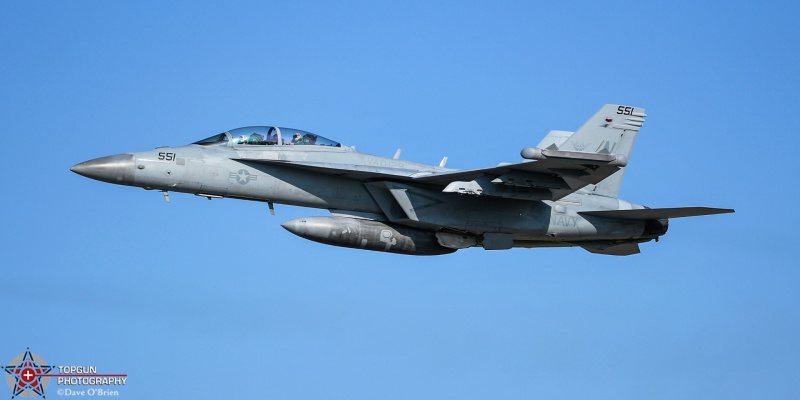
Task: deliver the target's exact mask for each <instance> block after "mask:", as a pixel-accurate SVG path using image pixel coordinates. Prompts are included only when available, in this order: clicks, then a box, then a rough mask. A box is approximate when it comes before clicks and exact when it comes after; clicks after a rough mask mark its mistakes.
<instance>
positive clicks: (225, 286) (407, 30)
mask: <svg viewBox="0 0 800 400" xmlns="http://www.w3.org/2000/svg"><path fill="white" fill-rule="evenodd" d="M2 8H3V12H1V13H0V54H2V57H0V89H1V90H2V94H3V95H2V96H0V123H2V128H3V130H4V136H5V138H6V141H5V146H2V148H0V154H1V155H2V159H3V161H4V163H3V165H4V168H5V173H3V174H0V185H1V186H0V187H2V196H1V197H0V204H2V207H0V218H2V219H1V220H2V225H0V226H2V228H1V229H0V239H2V240H0V254H1V255H0V260H1V261H0V266H1V267H0V268H2V269H1V271H2V278H0V293H2V294H3V297H4V301H3V304H4V310H5V314H4V315H5V319H4V320H5V323H4V324H3V325H2V326H3V329H1V330H0V362H1V363H6V362H8V361H10V360H11V359H12V358H13V357H14V356H16V355H18V354H21V353H22V352H24V351H25V348H26V347H30V348H31V350H32V351H33V352H34V353H36V354H39V355H41V356H42V357H44V358H45V359H46V360H47V361H48V362H49V363H51V364H57V365H94V366H97V367H98V369H99V370H100V372H105V373H127V374H129V379H128V384H127V385H126V387H124V388H121V390H120V394H121V396H124V397H127V398H151V397H152V396H154V395H155V396H158V397H178V396H180V397H184V398H230V397H238V396H241V397H257V398H268V399H318V398H330V399H362V398H363V399H374V398H384V399H407V398H430V399H433V398H462V399H479V398H481V399H482V398H490V397H491V398H508V399H530V398H550V399H561V398H564V399H566V398H598V399H641V398H652V399H675V398H687V399H706V398H729V399H748V398H774V399H779V398H797V397H798V396H800V387H798V385H797V384H796V383H794V381H795V380H796V377H797V376H798V374H799V373H800V345H798V341H797V338H798V337H800V307H798V306H799V305H800V293H799V292H798V289H797V288H798V284H800V272H798V268H797V267H798V263H797V261H792V260H793V259H796V254H797V253H796V248H795V246H796V238H795V235H794V234H795V229H794V228H796V227H797V226H798V222H800V219H799V218H798V211H797V209H796V207H795V203H796V199H797V196H798V191H797V178H796V177H795V175H796V172H795V171H796V166H795V165H794V162H793V161H794V160H793V159H794V158H795V156H796V155H795V154H794V153H795V149H797V145H798V139H797V135H796V134H795V133H794V131H795V130H796V129H795V127H794V126H795V125H796V122H795V117H796V116H797V115H798V111H800V101H798V97H797V93H798V91H800V78H799V77H798V71H800V61H798V54H800V53H799V52H798V47H797V46H798V43H800V31H798V27H797V21H796V15H797V13H798V8H797V5H796V4H795V3H793V2H788V1H787V2H769V1H767V2H754V3H752V4H733V3H717V4H705V5H704V4H697V3H696V2H669V4H647V3H641V4H640V3H632V2H628V3H620V2H617V3H608V2H605V3H597V2H571V3H560V2H547V3H537V2H518V3H517V2H485V3H478V2H450V3H448V2H386V3H380V4H376V3H374V2H343V3H336V2H280V3H269V2H252V3H251V2H170V3H167V4H162V3H161V2H85V1H75V2H5V3H4V5H3V7H2ZM606 103H620V104H628V105H634V106H639V107H644V108H646V109H647V113H648V119H647V121H646V123H645V126H644V128H643V129H642V131H641V134H640V135H639V138H638V141H637V144H636V149H635V151H634V154H633V156H632V157H631V167H630V168H629V169H628V171H627V174H626V177H625V182H624V185H623V188H622V191H621V193H620V195H621V197H622V198H624V199H626V200H628V201H632V202H636V203H640V204H645V205H648V206H652V207H675V206H697V205H704V206H716V207H730V208H735V209H736V211H737V212H736V214H733V215H725V216H711V217H704V218H689V219H681V220H674V221H671V224H670V232H669V233H668V234H667V235H666V236H665V237H664V238H662V240H661V242H659V243H648V244H644V245H642V250H643V252H642V254H639V255H636V256H631V257H624V258H617V257H607V256H600V255H593V254H589V253H587V252H585V251H583V250H581V249H540V250H525V249H515V250H511V251H505V252H490V251H484V250H481V249H470V250H466V251H459V252H457V253H455V254H453V255H448V256H440V257H418V258H414V257H409V256H399V255H389V254H381V253H372V252H360V251H357V250H351V249H344V248H338V247H331V246H324V245H320V244H317V243H313V242H309V241H306V240H303V239H301V238H299V237H296V236H294V235H292V234H290V233H288V232H286V231H285V230H284V229H283V228H281V227H280V223H281V222H283V221H286V220H289V219H293V218H297V217H301V216H307V215H325V214H326V211H324V210H313V209H302V208H297V207H289V206H280V205H277V206H276V211H277V215H276V216H274V217H273V216H270V215H269V211H268V209H267V207H266V205H263V204H257V203H249V202H245V201H237V200H230V199H225V200H214V201H207V200H205V199H202V198H198V197H194V196H190V195H180V194H174V195H173V196H172V203H170V204H167V203H165V202H164V199H163V197H162V196H161V194H160V193H158V192H147V191H144V190H141V189H136V188H130V187H122V186H115V185H108V184H104V183H100V182H96V181H92V180H89V179H85V178H83V177H80V176H78V175H76V174H73V173H71V172H70V171H69V167H70V166H72V165H74V164H76V163H79V162H81V161H85V160H88V159H91V158H96V157H100V156H104V155H111V154H118V153H123V152H128V151H141V150H146V149H151V148H154V147H157V146H162V145H182V144H186V143H190V142H193V141H195V140H198V139H201V138H204V137H207V136H210V135H212V134H215V133H219V132H222V131H224V130H228V129H231V128H235V127H239V126H247V125H279V126H289V127H295V128H298V129H303V130H308V131H311V132H315V133H318V134H320V135H323V136H326V137H329V138H331V139H334V140H337V141H340V142H342V143H345V144H347V145H355V146H357V148H358V149H359V150H360V151H363V152H367V153H373V154H378V155H385V156H392V155H393V154H394V152H395V151H396V149H397V148H402V149H403V158H404V159H409V160H414V161H420V162H427V163H431V164H435V163H438V162H439V160H441V158H442V157H443V156H448V157H449V162H448V166H449V167H454V168H477V167H486V166H491V165H495V164H496V163H498V162H501V161H516V160H518V159H519V151H520V149H522V148H523V147H526V146H531V145H535V144H536V143H538V142H539V140H540V139H541V138H542V137H543V136H544V135H545V134H546V133H547V132H548V131H549V130H551V129H563V130H575V129H577V128H578V127H579V126H580V125H581V124H582V123H583V122H584V121H585V120H586V119H587V118H589V117H590V116H591V115H592V114H593V113H594V112H595V111H597V110H598V109H599V108H600V107H601V106H602V105H603V104H606ZM3 357H5V358H3ZM3 390H5V389H0V393H2V391H3ZM51 390H52V389H51ZM50 397H53V398H55V397H57V396H54V394H50V393H49V392H48V398H50Z"/></svg>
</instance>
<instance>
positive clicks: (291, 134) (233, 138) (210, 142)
mask: <svg viewBox="0 0 800 400" xmlns="http://www.w3.org/2000/svg"><path fill="white" fill-rule="evenodd" d="M192 144H199V145H201V146H242V145H252V146H282V145H287V146H291V145H314V146H331V147H342V145H341V144H339V143H338V142H334V141H333V140H330V139H328V138H324V137H322V136H319V135H315V134H313V133H310V132H306V131H301V130H299V129H292V128H279V127H277V126H248V127H245V128H237V129H231V130H230V131H228V132H223V133H220V134H218V135H214V136H211V137H209V138H206V139H203V140H200V141H197V142H194V143H192Z"/></svg>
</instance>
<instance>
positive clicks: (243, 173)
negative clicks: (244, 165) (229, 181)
mask: <svg viewBox="0 0 800 400" xmlns="http://www.w3.org/2000/svg"><path fill="white" fill-rule="evenodd" d="M230 177H231V178H233V179H236V182H239V184H240V185H246V184H248V183H250V181H254V180H256V179H257V178H258V176H256V175H250V172H247V170H246V169H240V170H239V172H237V173H233V172H231V175H230Z"/></svg>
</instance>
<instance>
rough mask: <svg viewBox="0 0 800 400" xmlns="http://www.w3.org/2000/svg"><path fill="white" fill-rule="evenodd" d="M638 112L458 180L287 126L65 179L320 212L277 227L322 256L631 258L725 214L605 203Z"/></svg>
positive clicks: (558, 134)
mask: <svg viewBox="0 0 800 400" xmlns="http://www.w3.org/2000/svg"><path fill="white" fill-rule="evenodd" d="M644 119H645V112H644V109H642V108H637V107H629V106H621V105H606V106H604V107H602V108H601V109H600V111H598V112H597V114H595V115H594V116H593V117H592V118H591V119H589V121H587V122H586V123H585V124H584V125H583V126H582V127H581V128H580V129H578V130H577V131H575V132H574V133H573V132H566V131H551V132H550V133H549V134H548V135H547V136H546V137H545V138H544V140H542V142H541V143H539V145H538V146H536V147H527V148H524V149H522V152H521V156H522V158H523V159H524V160H523V161H521V162H517V163H502V164H500V165H498V166H496V167H489V168H480V169H472V170H453V169H448V168H445V166H444V165H445V161H446V158H445V159H444V160H442V163H441V164H440V165H439V166H435V165H426V164H420V163H415V162H409V161H405V160H401V159H400V158H399V156H400V151H399V150H398V153H397V154H395V156H394V157H393V158H386V157H379V156H375V155H369V154H364V153H359V152H357V151H356V150H355V148H351V147H346V146H343V145H341V144H340V143H337V142H335V141H333V140H330V139H326V138H324V137H322V136H320V135H316V134H313V133H310V132H306V131H301V130H298V129H290V128H279V127H275V126H254V127H246V128H238V129H233V130H231V131H228V132H223V133H220V134H218V135H214V136H211V137H209V138H207V139H203V140H200V141H197V142H195V143H192V144H190V145H187V146H182V147H159V148H156V149H154V150H150V151H143V152H138V153H127V154H120V155H114V156H108V157H101V158H97V159H94V160H90V161H86V162H83V163H80V164H78V165H75V166H73V167H72V168H71V170H72V171H73V172H76V173H78V174H80V175H83V176H86V177H89V178H92V179H96V180H99V181H103V182H109V183H116V184H119V185H128V186H138V187H142V188H145V189H148V190H159V191H162V192H163V194H164V197H165V198H166V200H167V201H169V192H170V191H173V192H184V193H192V194H195V195H197V196H203V197H207V198H209V199H221V198H234V199H243V200H254V201H262V202H266V203H268V204H269V208H270V210H271V212H272V213H273V214H274V207H273V204H274V203H279V204H291V205H296V206H303V207H313V208H322V209H327V210H329V211H330V212H331V214H332V215H331V216H329V217H319V216H315V217H306V218H299V219H294V220H291V221H287V222H284V223H283V224H282V226H283V227H284V228H286V229H287V230H288V231H289V232H292V233H294V234H296V235H298V236H300V237H303V238H306V239H310V240H313V241H316V242H320V243H326V244H330V245H334V246H343V247H351V248H356V249H366V250H375V251H385V252H390V253H400V254H410V255H437V254H447V253H452V252H454V251H456V250H458V249H464V248H468V247H476V246H481V247H483V248H484V249H487V250H505V249H510V248H512V247H565V246H580V247H583V248H584V249H586V250H588V251H590V252H592V253H599V254H610V255H629V254H635V253H639V243H643V242H649V241H651V240H653V239H655V240H656V241H657V240H658V238H659V237H660V236H661V235H664V234H665V233H666V232H667V226H668V222H669V221H668V219H669V218H679V217H690V216H698V215H709V214H721V213H729V212H733V210H731V209H721V208H707V207H683V208H647V207H643V206H641V205H638V204H633V203H629V202H627V201H624V200H619V199H617V193H618V192H619V188H620V184H621V183H622V176H623V174H624V173H625V168H626V166H627V165H628V159H629V157H630V155H631V150H632V149H633V143H634V141H635V140H636V135H637V134H638V133H639V129H640V128H641V127H642V124H643V123H644Z"/></svg>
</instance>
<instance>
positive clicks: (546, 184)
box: [414, 150, 627, 200]
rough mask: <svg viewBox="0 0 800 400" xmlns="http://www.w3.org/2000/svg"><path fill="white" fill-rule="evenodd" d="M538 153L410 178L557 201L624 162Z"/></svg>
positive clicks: (451, 189)
mask: <svg viewBox="0 0 800 400" xmlns="http://www.w3.org/2000/svg"><path fill="white" fill-rule="evenodd" d="M542 152H543V153H544V155H543V156H542V157H541V158H540V159H538V160H530V161H523V162H519V163H513V164H501V165H498V166H496V167H490V168H481V169H473V170H465V171H455V172H445V173H438V174H431V175H425V176H419V177H416V178H414V181H415V182H420V183H427V184H434V185H439V186H444V187H445V189H444V191H445V192H455V193H466V194H484V195H490V196H492V195H495V196H498V197H514V198H522V199H530V200H558V199H560V198H562V197H564V196H567V195H568V194H570V193H573V192H575V191H577V190H579V189H581V188H583V187H584V186H587V185H590V184H596V183H599V182H600V181H602V180H603V179H606V178H608V177H609V176H611V175H612V174H614V173H615V172H617V171H619V170H620V168H622V167H624V166H625V164H626V162H627V160H624V159H620V158H619V156H616V155H611V154H594V153H577V152H568V151H553V150H542ZM510 187H515V188H510ZM512 189H513V190H512ZM475 192H477V193H475ZM507 192H514V193H513V195H512V194H509V193H507ZM526 193H527V194H526Z"/></svg>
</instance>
